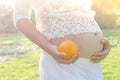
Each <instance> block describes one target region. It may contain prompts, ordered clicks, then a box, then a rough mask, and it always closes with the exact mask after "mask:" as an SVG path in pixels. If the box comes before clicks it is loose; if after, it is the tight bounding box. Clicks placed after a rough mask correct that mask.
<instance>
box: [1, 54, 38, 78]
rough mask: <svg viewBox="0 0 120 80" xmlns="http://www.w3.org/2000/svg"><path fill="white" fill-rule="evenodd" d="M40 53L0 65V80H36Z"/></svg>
mask: <svg viewBox="0 0 120 80" xmlns="http://www.w3.org/2000/svg"><path fill="white" fill-rule="evenodd" d="M39 57H40V52H34V53H29V54H25V55H23V56H20V57H16V58H13V59H12V60H10V61H8V62H5V63H1V64H0V80H38V76H39V74H38V60H39Z"/></svg>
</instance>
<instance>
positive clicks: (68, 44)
mask: <svg viewBox="0 0 120 80" xmlns="http://www.w3.org/2000/svg"><path fill="white" fill-rule="evenodd" d="M58 51H60V52H65V53H66V57H65V59H70V58H71V57H72V56H74V55H75V54H78V46H77V44H76V42H74V41H72V40H65V41H63V42H62V43H61V44H60V45H59V47H58Z"/></svg>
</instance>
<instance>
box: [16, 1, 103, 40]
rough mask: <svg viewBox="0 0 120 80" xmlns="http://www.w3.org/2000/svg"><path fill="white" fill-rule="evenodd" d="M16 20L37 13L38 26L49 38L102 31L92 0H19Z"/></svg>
mask: <svg viewBox="0 0 120 80" xmlns="http://www.w3.org/2000/svg"><path fill="white" fill-rule="evenodd" d="M16 3H17V4H16V8H15V10H14V20H15V22H16V21H17V20H18V19H21V18H30V15H31V11H32V9H34V10H35V13H36V26H37V29H38V30H39V31H40V32H42V33H43V34H44V35H45V36H46V37H47V38H48V39H51V38H60V37H64V36H65V35H69V34H79V33H84V32H102V31H101V29H100V28H99V26H98V24H97V23H96V21H95V19H94V16H95V12H94V11H92V10H91V4H92V0H43V1H42V0H38V1H37V0H17V2H16Z"/></svg>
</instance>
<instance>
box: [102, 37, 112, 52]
mask: <svg viewBox="0 0 120 80" xmlns="http://www.w3.org/2000/svg"><path fill="white" fill-rule="evenodd" d="M101 43H102V44H103V53H104V54H105V53H109V51H110V49H111V46H110V43H109V42H108V41H107V40H105V39H103V40H101Z"/></svg>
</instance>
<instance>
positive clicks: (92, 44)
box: [16, 19, 111, 64]
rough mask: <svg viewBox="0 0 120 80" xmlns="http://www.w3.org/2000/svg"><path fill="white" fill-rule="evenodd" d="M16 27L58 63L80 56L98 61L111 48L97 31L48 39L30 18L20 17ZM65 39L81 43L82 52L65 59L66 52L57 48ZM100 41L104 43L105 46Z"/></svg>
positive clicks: (67, 61) (73, 59)
mask: <svg viewBox="0 0 120 80" xmlns="http://www.w3.org/2000/svg"><path fill="white" fill-rule="evenodd" d="M16 27H17V28H18V29H19V30H20V31H21V32H22V33H23V34H24V35H25V36H26V37H27V38H28V39H30V40H31V41H33V42H34V43H35V44H37V45H38V46H39V47H41V48H42V49H44V50H45V51H47V52H48V53H49V54H50V55H51V56H52V57H53V58H54V59H55V60H56V61H57V62H58V63H62V64H71V63H74V62H75V61H76V60H77V59H78V58H79V57H80V56H81V57H89V58H91V61H93V62H94V63H97V62H100V61H101V60H102V59H104V58H105V57H106V56H107V55H108V53H109V51H110V49H111V48H110V45H109V42H108V41H107V40H105V39H102V38H103V37H102V34H101V33H97V35H94V34H93V33H86V34H79V35H76V36H75V35H74V36H73V35H68V36H65V37H64V38H61V39H52V40H48V39H47V38H46V37H45V36H44V35H43V34H42V33H40V32H39V31H38V30H37V29H36V28H35V26H34V25H33V24H32V22H31V21H30V20H28V19H19V20H18V21H17V25H16ZM88 36H89V37H88ZM86 38H87V39H86ZM65 39H72V40H75V41H76V42H77V43H78V45H79V51H80V52H79V53H78V55H75V56H73V57H72V58H71V59H69V60H64V59H63V58H64V57H65V56H66V55H65V53H63V52H59V51H58V50H57V49H58V45H59V44H60V42H61V41H63V40H65ZM100 41H101V43H102V44H103V47H102V44H101V43H100ZM45 44H47V45H45ZM86 48H87V49H86Z"/></svg>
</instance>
